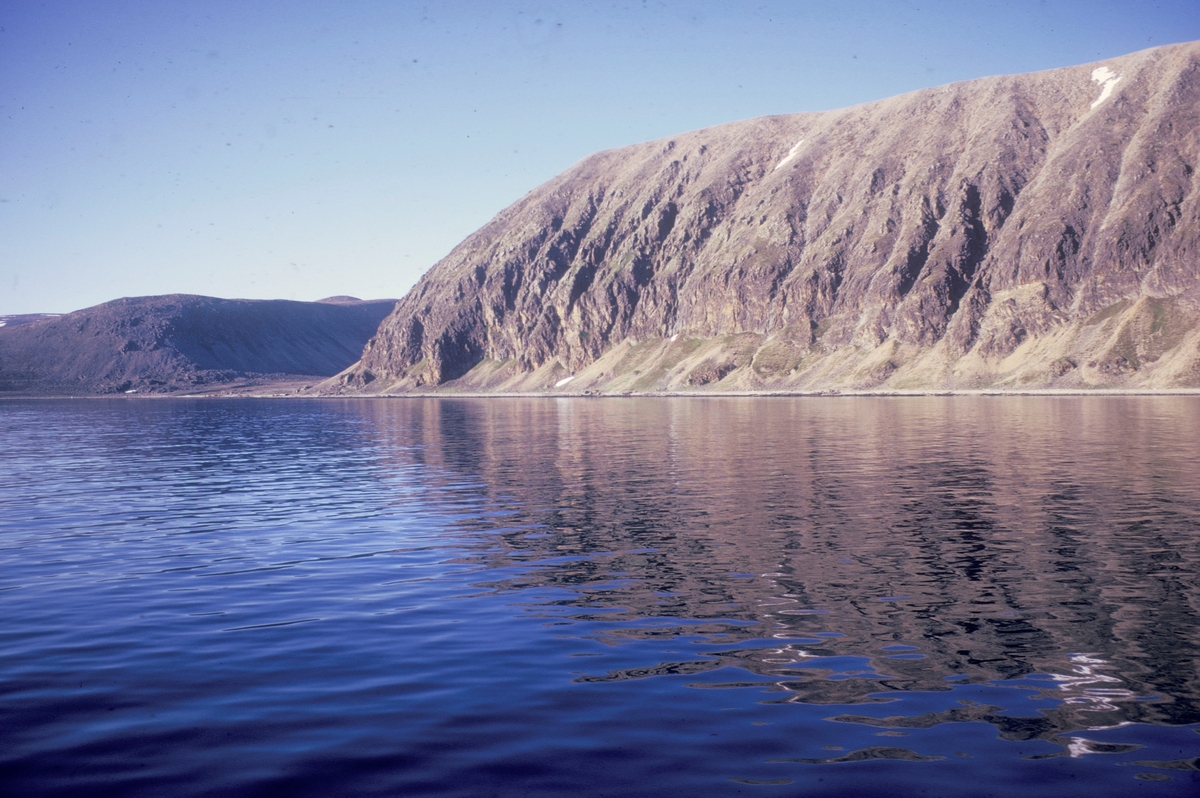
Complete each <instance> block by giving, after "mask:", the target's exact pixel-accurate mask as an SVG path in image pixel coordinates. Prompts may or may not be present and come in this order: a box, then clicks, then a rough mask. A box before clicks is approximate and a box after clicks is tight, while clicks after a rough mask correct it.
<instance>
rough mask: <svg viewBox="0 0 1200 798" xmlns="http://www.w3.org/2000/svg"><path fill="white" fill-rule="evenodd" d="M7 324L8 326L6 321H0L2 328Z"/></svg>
mask: <svg viewBox="0 0 1200 798" xmlns="http://www.w3.org/2000/svg"><path fill="white" fill-rule="evenodd" d="M7 324H8V322H6V321H0V327H4V326H6V325H7Z"/></svg>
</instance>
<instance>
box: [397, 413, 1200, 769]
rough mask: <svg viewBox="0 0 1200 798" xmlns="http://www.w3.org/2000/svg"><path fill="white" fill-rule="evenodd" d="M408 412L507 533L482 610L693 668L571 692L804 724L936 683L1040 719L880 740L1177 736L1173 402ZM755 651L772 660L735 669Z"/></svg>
mask: <svg viewBox="0 0 1200 798" xmlns="http://www.w3.org/2000/svg"><path fill="white" fill-rule="evenodd" d="M414 412H416V413H418V414H420V415H421V416H423V423H422V424H421V426H422V427H423V428H424V429H425V430H427V431H428V434H430V435H431V436H435V437H433V438H431V439H430V440H428V441H427V444H428V445H427V447H426V448H425V449H424V455H425V457H427V458H429V461H430V462H431V463H432V464H435V465H437V466H439V467H440V468H441V469H444V470H445V471H446V472H447V473H460V474H461V473H467V474H471V475H476V476H478V477H480V478H481V483H482V485H481V488H480V490H483V491H487V500H488V502H489V503H490V504H493V505H495V506H497V507H502V508H504V510H505V511H507V512H509V513H511V514H512V517H511V518H510V520H508V521H507V523H508V524H509V525H510V526H511V527H512V528H511V529H509V530H508V531H502V532H501V533H500V534H499V535H498V536H497V537H496V539H495V541H494V542H495V544H496V545H495V547H493V548H489V550H488V551H487V552H486V553H483V554H480V555H477V557H478V562H479V563H480V564H481V565H485V566H486V567H488V568H507V567H513V566H522V565H526V566H527V567H525V568H523V569H519V574H518V575H517V576H514V577H512V578H509V579H506V580H501V581H495V582H490V583H487V584H486V587H487V588H488V589H490V590H496V591H521V590H525V589H528V588H538V587H554V588H559V589H562V590H563V591H565V592H564V593H563V594H562V595H561V596H560V597H559V598H556V599H555V600H554V601H552V602H549V603H548V604H547V605H542V604H539V605H536V607H537V609H539V610H540V611H546V610H547V609H548V607H553V608H555V610H556V614H559V617H561V618H563V619H564V620H596V619H602V620H603V621H604V622H605V624H607V625H611V626H609V628H606V630H605V631H604V633H603V635H602V639H603V640H605V641H606V642H610V643H614V644H616V643H619V642H620V641H622V640H636V639H643V638H664V637H670V636H675V635H706V636H709V637H711V638H712V640H713V642H714V643H717V644H718V645H714V646H713V647H712V648H711V650H709V651H707V652H706V654H707V656H706V657H705V659H703V660H699V661H678V662H661V663H657V664H653V665H648V666H644V667H638V668H634V669H629V670H625V671H617V672H611V673H607V674H594V675H589V676H585V677H582V678H583V680H586V681H609V680H620V679H636V678H646V677H651V676H654V675H657V674H677V673H701V672H704V671H708V670H716V669H719V668H723V667H726V666H736V667H738V668H741V669H744V670H746V671H749V672H750V673H752V674H755V675H757V676H760V677H763V678H764V679H769V680H770V681H771V682H773V683H774V684H775V685H776V687H777V689H778V693H779V694H778V697H777V700H779V701H801V702H810V703H823V704H825V703H827V704H846V703H863V702H873V701H880V700H886V698H885V696H886V694H887V693H888V692H889V691H915V690H946V689H947V679H948V677H949V678H950V679H953V680H954V681H955V682H956V683H957V684H959V685H961V684H964V683H981V684H982V683H988V682H990V681H993V680H1006V681H1012V680H1022V681H1021V682H1020V683H1021V684H1022V685H1024V686H1026V687H1028V688H1029V689H1030V690H1032V691H1034V692H1035V693H1036V695H1030V696H1029V697H1030V698H1031V699H1037V698H1039V697H1041V698H1044V699H1047V700H1055V701H1056V703H1055V704H1054V705H1053V706H1045V705H1043V706H1041V707H1039V710H1040V711H1039V715H1040V717H1038V718H1019V719H1018V718H1008V717H1001V716H999V715H998V714H997V713H998V709H997V708H995V707H986V706H973V707H970V708H964V709H961V710H951V711H950V712H949V713H948V714H947V713H940V714H938V715H937V716H926V717H919V718H906V719H892V721H893V723H892V725H895V726H897V727H912V726H922V725H926V724H931V723H936V722H941V720H951V719H954V720H960V719H966V718H971V719H982V720H988V721H989V722H991V723H993V724H994V725H996V727H997V728H998V729H999V731H1000V733H1001V735H1002V736H1004V737H1009V738H1017V739H1028V738H1033V737H1040V738H1045V739H1049V740H1055V741H1058V742H1062V743H1063V744H1064V745H1067V746H1068V748H1069V744H1068V738H1067V737H1064V734H1065V733H1066V732H1068V731H1070V730H1077V729H1086V728H1092V727H1112V726H1116V725H1119V724H1122V723H1131V722H1142V723H1161V724H1192V723H1197V722H1200V668H1198V664H1200V660H1198V658H1197V652H1198V651H1200V646H1198V643H1200V592H1198V589H1197V574H1198V573H1200V568H1198V565H1200V437H1198V435H1197V429H1198V428H1200V424H1198V422H1200V402H1197V401H1196V400H1195V399H1191V398H1124V399H1122V398H1104V399H1090V400H1089V399H1078V398H1056V399H1048V398H1042V397H1036V398H1035V397H1027V398H1013V397H1009V398H988V397H981V398H922V399H893V400H880V399H875V398H842V399H835V400H819V399H801V400H763V399H744V400H742V399H720V400H715V399H691V400H688V399H674V400H669V401H663V400H653V399H650V400H626V401H620V400H607V401H603V400H596V401H591V402H587V401H580V400H557V401H492V402H465V401H464V402H461V403H459V402H447V401H430V402H427V403H424V404H423V406H421V407H420V409H419V410H415V411H414ZM483 486H486V487H483ZM464 523H465V524H466V525H468V526H470V527H471V528H472V529H475V530H479V531H484V530H488V529H491V528H493V522H492V521H491V520H487V521H486V522H484V523H482V524H481V523H478V522H477V521H474V520H471V521H466V522H464ZM531 525H534V526H536V527H537V531H536V532H533V533H531V532H530V526H531ZM656 619H657V622H651V621H655V620H656ZM678 621H683V623H677V622H678ZM623 622H628V625H627V626H622V625H621V624H622V623H623ZM771 638H775V639H778V640H780V641H786V642H781V643H780V644H779V645H778V646H775V647H767V646H763V645H762V644H761V643H756V644H755V645H753V646H749V647H742V646H739V645H738V643H739V642H740V641H746V640H756V641H761V640H763V639H771ZM703 686H707V687H715V686H719V685H716V684H706V685H703ZM839 719H841V720H852V718H851V717H849V716H841V717H840V718H839ZM939 719H940V720H939ZM853 720H857V721H859V722H863V721H862V720H861V719H858V718H853ZM869 722H870V723H872V724H874V725H880V723H879V722H878V721H877V720H872V721H869Z"/></svg>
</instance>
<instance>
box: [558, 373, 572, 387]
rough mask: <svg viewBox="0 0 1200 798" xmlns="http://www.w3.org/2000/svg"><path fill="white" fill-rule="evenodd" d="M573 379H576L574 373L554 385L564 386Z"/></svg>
mask: <svg viewBox="0 0 1200 798" xmlns="http://www.w3.org/2000/svg"><path fill="white" fill-rule="evenodd" d="M573 379H575V375H574V374H572V375H571V376H570V377H563V378H562V379H561V380H559V381H558V382H556V383H554V387H555V388H561V387H563V386H564V385H566V384H567V383H568V382H570V381H571V380H573Z"/></svg>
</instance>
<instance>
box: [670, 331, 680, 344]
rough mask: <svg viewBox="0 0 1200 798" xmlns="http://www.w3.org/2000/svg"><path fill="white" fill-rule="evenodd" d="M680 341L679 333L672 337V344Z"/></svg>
mask: <svg viewBox="0 0 1200 798" xmlns="http://www.w3.org/2000/svg"><path fill="white" fill-rule="evenodd" d="M678 340H679V333H675V334H674V335H672V336H671V343H675V342H676V341H678Z"/></svg>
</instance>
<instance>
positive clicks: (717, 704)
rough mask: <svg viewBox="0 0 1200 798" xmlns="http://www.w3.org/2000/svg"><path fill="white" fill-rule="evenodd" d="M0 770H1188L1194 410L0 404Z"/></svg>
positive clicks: (157, 781) (1068, 787) (1197, 506)
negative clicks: (0, 447) (0, 455)
mask: <svg viewBox="0 0 1200 798" xmlns="http://www.w3.org/2000/svg"><path fill="white" fill-rule="evenodd" d="M0 446H2V449H0V451H2V457H0V793H3V794H5V795H56V796H72V795H80V796H83V795H86V796H103V795H123V796H124V795H132V796H143V795H144V796H160V795H174V796H218V795H219V796H231V795H232V796H237V795H254V796H258V795H264V796H265V795H298V796H310V795H311V796H333V795H364V796H367V795H437V796H460V795H461V796H487V795H498V796H508V795H530V796H559V795H576V796H602V795H612V796H669V795H687V796H698V795H704V796H725V795H762V796H793V795H811V796H837V795H897V796H907V795H913V796H915V795H953V796H959V795H981V796H982V795H1000V796H1009V795H1012V796H1016V795H1021V796H1039V795H1045V796H1056V798H1057V797H1060V796H1066V795H1081V796H1082V795H1087V796H1097V795H1126V794H1128V795H1179V796H1183V795H1187V796H1194V795H1197V794H1200V770H1198V769H1197V768H1198V767H1200V759H1197V757H1200V734H1198V732H1200V587H1198V585H1197V582H1198V573H1200V400H1197V399H1194V398H1170V397H1160V398H1146V397H1143V398H1110V397H1105V398H1100V397H1096V398H1041V397H1037V398H1034V397H1024V398H895V399H884V398H830V399H812V398H804V399H712V398H710V399H591V400H588V399H492V400H455V399H442V400H422V399H411V400H378V401H375V400H355V401H336V400H319V401H318V400H314V401H306V400H295V401H266V400H257V401H256V400H245V401H240V400H207V401H202V400H198V401H188V400H162V401H155V400H131V401H86V402H73V401H28V402H25V401H7V402H3V403H0Z"/></svg>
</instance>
